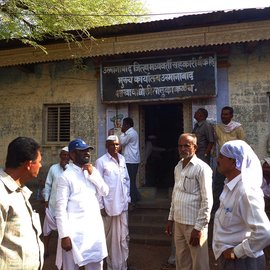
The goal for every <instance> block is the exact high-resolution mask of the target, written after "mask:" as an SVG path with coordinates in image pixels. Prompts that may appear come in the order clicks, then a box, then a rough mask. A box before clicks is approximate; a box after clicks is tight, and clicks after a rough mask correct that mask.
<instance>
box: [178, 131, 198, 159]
mask: <svg viewBox="0 0 270 270" xmlns="http://www.w3.org/2000/svg"><path fill="white" fill-rule="evenodd" d="M196 150H197V145H195V144H193V138H192V137H189V136H185V137H181V138H180V139H179V141H178V151H179V155H180V157H181V158H183V159H191V158H192V157H193V155H194V154H195V152H196Z"/></svg>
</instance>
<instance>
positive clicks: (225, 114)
mask: <svg viewBox="0 0 270 270" xmlns="http://www.w3.org/2000/svg"><path fill="white" fill-rule="evenodd" d="M232 118H233V115H232V114H231V113H230V111H229V110H222V112H221V121H222V123H223V124H225V125H228V124H229V123H230V122H231V120H232Z"/></svg>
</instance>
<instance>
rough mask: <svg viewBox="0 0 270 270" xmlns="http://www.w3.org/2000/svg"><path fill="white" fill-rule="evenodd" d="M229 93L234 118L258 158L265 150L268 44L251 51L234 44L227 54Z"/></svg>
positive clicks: (269, 71) (269, 69) (269, 65)
mask: <svg viewBox="0 0 270 270" xmlns="http://www.w3.org/2000/svg"><path fill="white" fill-rule="evenodd" d="M229 62H230V68H229V69H228V79H229V96H230V100H231V106H232V107H233V108H234V109H235V116H234V119H235V121H239V122H241V123H242V124H243V127H244V129H245V131H246V136H247V142H248V143H250V144H251V146H252V147H253V149H254V150H255V152H256V153H257V154H258V156H259V157H260V158H262V157H265V156H267V155H269V154H268V153H267V137H268V134H269V123H268V115H269V97H268V94H267V93H268V92H270V48H269V46H258V47H255V49H254V50H253V51H252V52H249V53H248V52H246V51H244V50H243V46H240V45H239V46H234V47H233V50H232V51H231V55H230V58H229Z"/></svg>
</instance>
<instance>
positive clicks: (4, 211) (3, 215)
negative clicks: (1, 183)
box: [0, 194, 8, 245]
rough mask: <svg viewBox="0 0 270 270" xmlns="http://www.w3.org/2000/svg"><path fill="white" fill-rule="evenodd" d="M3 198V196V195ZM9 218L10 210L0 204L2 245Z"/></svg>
mask: <svg viewBox="0 0 270 270" xmlns="http://www.w3.org/2000/svg"><path fill="white" fill-rule="evenodd" d="M2 196H3V194H2ZM7 217H8V209H7V208H6V207H5V206H4V205H3V204H2V202H0V245H1V243H2V241H3V238H4V234H5V230H6V224H7Z"/></svg>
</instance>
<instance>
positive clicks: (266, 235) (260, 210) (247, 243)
mask: <svg viewBox="0 0 270 270" xmlns="http://www.w3.org/2000/svg"><path fill="white" fill-rule="evenodd" d="M259 192H261V190H260V191H259ZM239 214H240V215H241V216H242V218H243V221H244V222H245V224H246V226H247V228H248V231H250V236H249V237H246V238H245V239H244V240H243V242H242V243H240V244H239V245H237V246H236V247H234V253H235V255H236V257H237V258H244V257H246V256H248V257H251V258H256V254H255V253H256V252H258V251H260V250H263V248H265V247H266V246H267V245H269V242H270V223H269V220H268V217H267V215H266V213H265V211H264V201H263V194H262V192H261V194H259V193H258V191H255V190H250V192H247V193H245V194H244V195H243V196H242V197H241V198H239Z"/></svg>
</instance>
